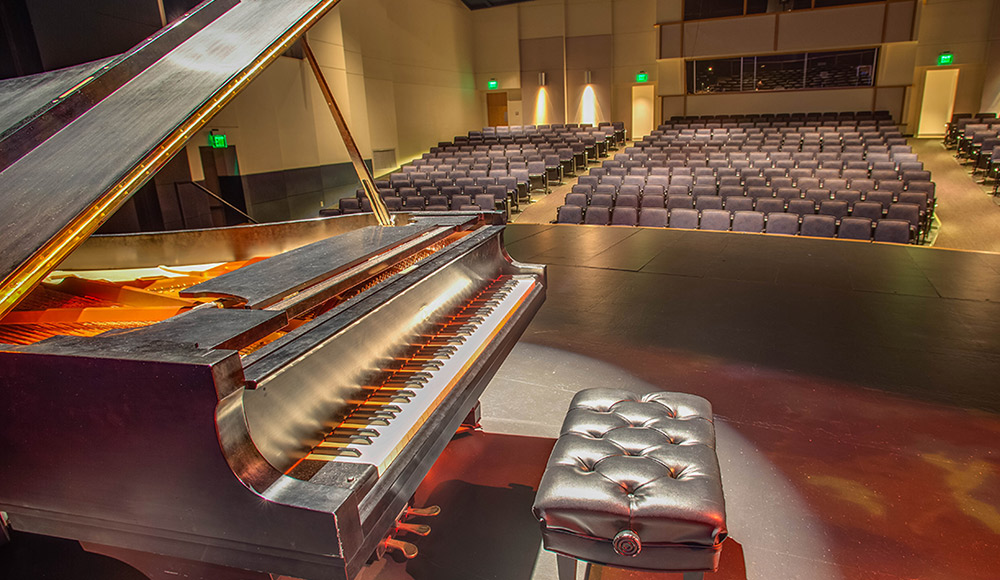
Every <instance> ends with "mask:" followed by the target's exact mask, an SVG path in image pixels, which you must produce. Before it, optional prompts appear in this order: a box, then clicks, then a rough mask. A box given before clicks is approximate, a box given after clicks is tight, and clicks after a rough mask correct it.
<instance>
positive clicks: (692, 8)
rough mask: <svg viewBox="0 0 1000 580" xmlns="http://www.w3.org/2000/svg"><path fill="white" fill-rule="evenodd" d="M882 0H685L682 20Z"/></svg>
mask: <svg viewBox="0 0 1000 580" xmlns="http://www.w3.org/2000/svg"><path fill="white" fill-rule="evenodd" d="M880 1H882V0H746V1H745V2H744V0H685V1H684V20H705V19H708V18H725V17H727V16H743V15H744V14H765V13H768V12H788V11H790V10H807V9H810V8H825V7H827V6H843V5H846V4H867V3H871V2H880Z"/></svg>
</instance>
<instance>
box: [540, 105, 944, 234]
mask: <svg viewBox="0 0 1000 580" xmlns="http://www.w3.org/2000/svg"><path fill="white" fill-rule="evenodd" d="M829 122H830V123H831V126H829V127H820V128H813V127H809V128H806V127H799V128H790V127H780V128H773V127H771V128H768V129H767V130H768V131H769V136H773V137H774V138H775V139H776V140H778V142H779V143H780V144H778V145H775V146H771V147H768V148H767V150H766V151H765V150H762V148H763V146H762V145H760V144H758V143H756V142H754V143H750V144H749V145H748V143H749V141H747V140H746V135H747V133H746V131H745V130H744V129H741V128H738V127H737V128H733V127H721V126H720V127H704V128H696V129H691V128H686V129H684V128H682V129H680V130H677V129H676V128H675V127H673V122H672V123H671V124H666V125H662V126H661V127H660V128H659V129H658V130H657V131H656V132H654V133H655V135H650V136H648V137H646V138H644V139H643V140H642V141H641V142H639V143H637V144H636V145H635V146H631V147H626V148H625V149H624V152H623V153H620V154H617V155H615V156H614V157H613V158H611V159H608V160H606V161H604V162H603V163H602V166H601V167H600V168H593V169H591V170H590V174H589V175H585V176H581V177H580V178H579V179H578V180H577V183H576V184H575V185H574V186H573V188H572V190H571V193H570V194H568V195H567V198H566V200H565V206H564V207H568V208H572V207H579V208H580V210H581V211H580V214H581V216H584V218H583V219H586V218H585V216H586V213H587V212H588V211H589V208H591V207H593V206H596V207H608V208H618V207H622V208H626V207H642V208H653V209H656V208H663V209H667V210H673V209H686V210H691V211H707V210H723V209H725V210H727V213H729V214H731V215H735V213H736V212H739V211H758V212H762V213H786V212H787V213H790V214H793V215H795V216H803V217H804V216H808V215H829V216H830V217H832V218H833V219H834V220H835V223H839V220H841V219H843V218H845V217H864V218H867V219H871V220H872V221H873V222H877V221H879V220H881V219H897V218H903V220H904V221H906V222H907V224H908V233H909V235H908V239H910V240H922V239H923V237H924V235H925V234H926V232H927V230H928V229H929V224H930V221H931V219H932V217H933V209H934V205H935V187H934V183H933V182H932V181H931V174H930V172H928V171H925V170H924V169H923V164H922V163H921V162H920V161H919V160H918V159H917V156H916V155H915V154H914V153H913V152H912V151H911V149H910V147H909V146H908V145H907V144H906V140H905V138H903V137H902V135H901V133H900V132H899V129H898V127H896V126H894V125H890V124H888V123H884V122H882V121H880V120H875V119H872V121H871V123H872V125H870V126H869V127H868V128H867V129H865V130H864V131H855V130H854V129H856V128H857V127H858V120H857V119H856V118H854V119H848V118H845V120H844V121H843V125H841V124H840V123H841V121H840V120H839V117H838V118H837V119H831V120H830V121H829ZM705 123H706V124H708V123H711V121H708V120H706V121H705ZM719 124H720V125H721V122H720V123H719ZM846 129H851V130H850V131H848V130H846ZM762 131H763V130H762ZM699 135H700V137H701V138H700V139H699ZM734 135H735V136H737V137H738V138H737V139H736V140H735V141H733V137H734ZM804 136H809V138H810V139H812V138H815V139H816V141H817V146H816V150H815V151H811V150H810V151H804V150H803V147H805V145H804V144H803V143H805V142H806V141H807V140H808V139H806V137H804ZM716 138H718V139H716ZM762 138H765V139H766V138H767V137H762ZM786 138H789V139H790V143H793V144H794V146H793V147H789V150H787V151H784V150H782V146H783V144H784V140H785V139H786ZM713 140H716V142H713ZM826 142H829V143H836V150H833V151H823V144H824V143H826ZM723 143H726V145H723ZM744 147H747V148H746V149H744ZM595 199H596V202H595ZM566 211H567V212H568V213H567V216H570V215H571V214H572V215H575V214H573V212H575V210H572V209H567V210H566ZM855 212H857V213H856V214H855ZM890 212H891V214H890ZM600 213H603V210H601V211H600ZM626 213H627V212H626ZM566 219H569V220H570V221H571V223H572V220H573V219H575V218H573V217H567V218H566ZM594 219H595V220H597V221H600V217H595V218H594ZM557 221H559V216H558V215H557Z"/></svg>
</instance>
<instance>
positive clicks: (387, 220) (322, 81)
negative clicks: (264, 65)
mask: <svg viewBox="0 0 1000 580" xmlns="http://www.w3.org/2000/svg"><path fill="white" fill-rule="evenodd" d="M302 50H303V52H305V54H306V60H308V61H309V67H310V68H312V71H313V75H315V76H316V82H317V83H319V89H320V90H321V91H322V92H323V98H325V99H326V104H327V105H328V106H329V107H330V114H331V115H333V120H334V121H336V122H337V129H339V130H340V136H341V137H342V138H343V139H344V145H346V146H347V153H348V155H350V156H351V163H353V164H354V171H356V172H357V173H358V179H360V180H361V186H362V187H363V188H364V190H365V196H366V197H367V198H368V201H369V202H371V204H372V211H373V212H375V219H377V220H378V223H379V225H383V226H391V225H393V221H392V218H391V217H390V216H389V210H388V209H387V208H386V207H385V202H384V201H382V196H380V195H379V194H378V190H377V189H376V188H375V179H374V178H373V177H372V173H371V171H369V169H368V166H367V165H365V160H364V158H363V157H362V156H361V150H360V149H358V144H357V142H355V141H354V137H353V136H352V135H351V131H350V129H348V128H347V120H346V119H344V114H343V113H341V112H340V107H339V106H337V101H336V100H335V99H334V98H333V91H331V90H330V85H328V84H327V83H326V77H324V76H323V71H322V70H320V68H319V62H317V61H316V56H315V55H313V51H312V49H311V48H309V43H308V42H307V41H306V37H305V36H304V35H303V36H302Z"/></svg>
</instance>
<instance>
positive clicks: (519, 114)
mask: <svg viewBox="0 0 1000 580" xmlns="http://www.w3.org/2000/svg"><path fill="white" fill-rule="evenodd" d="M998 4H1000V0H921V1H920V2H918V3H917V4H916V5H917V9H916V11H915V16H914V11H913V6H914V2H913V0H902V1H896V0H893V1H892V2H890V3H888V4H884V5H868V6H849V7H842V8H831V9H823V10H816V11H810V12H801V13H782V14H780V15H774V14H770V15H761V16H756V17H748V18H735V19H724V20H715V21H702V22H689V23H679V22H678V21H679V19H680V18H681V16H682V7H683V3H682V1H681V0H533V1H531V2H524V3H519V4H514V5H508V6H501V7H496V8H489V9H484V10H476V11H470V10H468V9H467V8H466V7H465V6H464V5H463V4H462V3H461V2H460V1H459V0H365V1H364V2H344V3H342V4H340V5H338V7H337V8H335V9H334V10H333V11H332V12H331V13H330V15H329V16H327V17H326V18H325V19H324V20H323V21H321V22H320V23H319V24H318V25H317V26H316V27H314V28H313V30H311V31H310V33H309V40H310V43H311V45H312V46H313V49H314V51H315V52H316V54H317V56H318V58H319V60H320V62H321V64H322V66H323V71H324V73H325V74H326V75H327V78H328V81H329V82H330V84H331V86H332V87H333V90H334V93H335V95H336V97H337V99H338V102H339V103H340V105H341V107H342V109H343V110H344V112H345V114H346V116H347V118H348V121H349V123H350V125H351V128H352V131H353V133H354V136H355V138H356V140H357V141H358V143H359V145H360V147H361V149H362V152H363V153H364V155H365V156H366V157H368V156H371V154H372V151H373V150H393V151H394V152H395V156H396V159H397V160H398V161H399V162H405V161H407V160H409V159H412V158H414V157H417V156H419V155H420V154H422V153H423V152H425V151H426V150H427V149H428V148H429V147H431V146H433V145H434V144H436V143H437V142H438V141H443V140H450V139H452V138H453V137H454V136H455V135H459V134H464V133H465V132H466V131H468V130H470V129H473V128H476V127H481V126H483V125H484V124H485V122H486V97H485V95H486V92H487V87H486V83H487V82H488V80H489V79H491V78H496V79H497V80H498V81H499V82H500V90H503V91H506V92H507V94H508V101H509V105H508V106H509V111H510V114H511V117H510V119H511V123H512V124H519V123H531V122H533V120H534V119H533V117H534V114H535V105H536V99H537V95H538V72H539V71H541V70H544V71H545V72H546V73H547V75H548V87H547V90H546V92H547V93H548V101H547V106H546V111H547V117H548V118H547V121H549V122H564V121H566V122H577V121H579V120H580V115H581V97H582V94H583V91H584V74H585V71H587V70H589V71H591V74H592V78H593V83H594V89H595V94H596V98H597V103H598V109H597V117H598V119H597V120H598V121H624V122H625V123H626V125H627V126H628V125H630V124H631V118H632V87H633V86H635V85H636V82H635V75H636V73H638V72H639V71H645V72H647V73H648V74H649V78H650V82H651V83H653V84H654V85H655V87H656V88H655V90H656V94H657V96H658V100H659V104H658V106H657V107H656V113H657V118H656V122H657V123H659V122H662V117H663V116H670V115H676V114H706V113H725V112H734V113H735V112H767V111H775V112H778V111H814V110H848V109H867V108H870V107H872V106H875V107H876V108H887V109H890V110H892V111H893V112H894V113H898V115H899V117H900V118H901V120H902V121H903V123H904V124H907V125H911V124H912V126H913V127H915V121H916V115H917V113H918V112H919V110H920V101H921V91H922V86H921V84H922V82H923V73H924V71H925V70H927V69H928V68H931V67H933V66H934V62H935V59H936V56H937V54H938V53H940V52H942V51H945V50H949V51H951V52H953V53H954V54H955V65H954V66H955V67H957V68H959V69H960V74H959V87H958V95H957V100H956V109H955V110H956V112H972V111H977V110H994V111H995V110H998V109H1000V8H998V7H997V5H998ZM914 18H915V21H914ZM671 23H673V24H671ZM838 23H839V24H838ZM658 24H659V26H658ZM793 24H794V26H792V25H793ZM833 24H837V26H833ZM682 27H683V30H682ZM831 30H839V31H843V30H847V31H848V32H847V33H846V34H847V36H846V37H845V36H844V35H843V34H840V33H838V34H832V33H831V32H830V31H831ZM872 44H875V45H878V46H880V47H881V56H880V67H879V76H878V79H877V87H878V89H877V90H872V89H859V90H836V91H806V92H797V93H787V94H782V93H775V94H732V95H698V96H694V95H692V96H686V95H684V92H685V86H684V84H685V83H684V62H685V60H684V59H685V58H691V57H692V56H698V57H703V56H724V55H737V54H766V53H768V52H780V51H782V50H783V49H787V50H816V49H825V48H847V47H850V46H854V45H865V46H870V45H872ZM661 56H662V57H664V58H660V57H661ZM630 128H631V127H630ZM210 129H218V130H221V131H223V132H225V133H226V134H227V135H228V136H229V139H230V142H231V143H232V144H234V145H236V146H237V147H238V150H239V155H240V163H241V169H242V171H243V172H244V173H263V172H269V171H278V170H285V169H294V168H300V167H312V166H317V165H328V164H335V163H344V162H346V161H348V158H347V154H346V150H345V148H344V146H343V144H342V143H341V140H340V138H339V136H338V134H337V130H336V127H335V126H334V124H333V122H332V120H331V118H330V116H329V114H328V111H327V110H326V106H325V103H324V102H323V99H322V97H321V95H320V93H319V90H318V88H317V86H316V83H315V80H314V79H313V78H312V75H311V74H310V71H309V68H308V66H307V64H306V63H305V62H304V61H301V60H296V59H292V58H281V59H279V61H278V62H277V63H275V64H274V65H273V66H271V67H269V68H268V69H267V70H265V71H264V72H263V73H262V74H261V76H260V77H259V78H258V79H257V80H256V81H254V83H253V84H252V85H251V86H250V87H249V88H248V89H247V90H246V91H244V93H242V94H241V95H240V96H238V97H237V98H236V99H235V100H234V101H233V102H232V103H231V104H230V105H229V106H228V107H226V109H224V110H223V111H222V112H221V113H220V114H219V115H217V116H216V118H215V119H213V120H212V122H211V123H210V124H209V126H208V127H207V128H206V131H204V132H202V133H200V134H199V135H197V136H196V137H195V138H194V139H193V140H192V142H191V144H190V145H189V148H188V158H189V160H190V164H191V166H192V170H193V173H194V177H195V178H200V177H201V164H200V159H199V155H198V152H197V148H198V147H199V146H200V145H201V144H202V143H204V142H205V139H206V137H205V135H206V134H207V132H208V130H210Z"/></svg>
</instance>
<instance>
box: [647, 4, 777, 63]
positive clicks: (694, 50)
mask: <svg viewBox="0 0 1000 580" xmlns="http://www.w3.org/2000/svg"><path fill="white" fill-rule="evenodd" d="M776 18H777V17H776V16H775V15H774V14H765V15H761V16H746V17H742V18H725V19H721V20H701V21H694V22H685V23H684V56H685V57H688V58H690V57H705V56H730V55H733V56H736V55H747V54H764V53H767V52H770V51H772V50H773V49H774V27H775V22H776ZM663 56H666V55H663Z"/></svg>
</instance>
